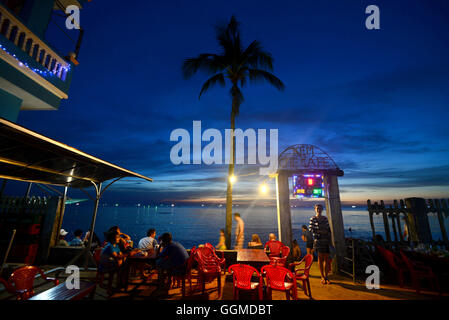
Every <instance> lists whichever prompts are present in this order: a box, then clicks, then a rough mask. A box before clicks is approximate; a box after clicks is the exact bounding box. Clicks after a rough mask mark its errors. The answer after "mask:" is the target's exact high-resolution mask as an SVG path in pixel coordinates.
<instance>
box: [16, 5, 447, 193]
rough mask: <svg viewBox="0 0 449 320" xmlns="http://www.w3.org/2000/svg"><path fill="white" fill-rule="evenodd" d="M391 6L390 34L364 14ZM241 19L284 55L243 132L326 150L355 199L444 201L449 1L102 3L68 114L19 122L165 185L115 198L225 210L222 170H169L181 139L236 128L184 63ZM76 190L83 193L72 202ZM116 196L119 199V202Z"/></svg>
mask: <svg viewBox="0 0 449 320" xmlns="http://www.w3.org/2000/svg"><path fill="white" fill-rule="evenodd" d="M370 4H375V5H378V6H379V8H380V26H381V29H380V30H367V29H366V28H365V19H366V17H367V14H365V8H366V7H367V6H368V5H370ZM232 14H234V15H236V17H237V19H238V20H239V21H241V23H242V24H241V30H242V37H243V40H244V42H245V44H249V42H250V41H252V40H256V39H257V40H259V41H261V42H262V44H263V46H264V48H265V49H267V50H268V51H270V52H271V53H272V55H273V57H274V59H275V63H274V73H275V74H276V75H277V76H278V77H279V78H280V79H281V80H282V81H283V82H284V83H285V85H286V90H285V91H284V92H279V91H277V90H276V89H274V88H273V87H270V86H268V85H266V84H257V85H248V86H246V87H245V88H244V89H243V93H244V96H245V102H244V104H243V105H242V106H241V113H240V115H239V117H238V118H237V124H236V125H237V127H238V128H242V129H247V128H266V129H270V128H272V129H279V151H282V150H283V149H284V148H285V147H287V146H289V145H293V144H300V143H307V144H315V145H317V146H319V147H320V148H322V149H323V150H325V151H327V152H328V153H329V154H330V155H331V156H332V157H333V158H334V160H335V161H336V162H337V164H338V165H339V166H340V167H341V168H342V169H343V170H344V171H345V176H344V177H342V178H341V179H340V189H341V192H342V194H341V197H342V200H344V201H361V202H364V201H366V199H373V200H380V199H385V200H387V199H393V198H401V197H407V196H424V197H447V196H448V186H449V144H448V138H449V126H448V119H449V3H448V1H445V0H413V1H412V0H407V1H399V0H394V1H392V0H389V1H380V0H372V1H360V0H339V1H335V0H332V1H320V0H314V1H300V0H295V1H281V0H278V1H261V0H257V1H252V0H251V1H247V0H245V1H242V0H240V1H231V0H226V1H218V0H216V1H210V0H208V1H203V0H197V1H154V0H152V1H143V0H139V1H132V2H130V1H117V0H116V1H112V0H109V1H101V0H95V1H92V2H90V3H88V4H87V5H86V6H85V8H84V9H83V10H82V12H81V24H82V25H83V27H84V29H85V30H86V32H85V37H84V41H83V44H82V48H81V53H80V56H79V61H80V65H79V66H77V67H76V68H75V71H74V76H73V81H72V86H71V89H70V94H69V99H68V100H66V101H63V102H62V104H61V107H60V109H59V110H58V111H35V112H32V111H23V112H21V114H20V117H19V124H21V125H23V126H25V127H28V128H30V129H33V130H36V131H38V132H40V133H42V134H44V135H47V136H49V137H51V138H54V139H56V140H59V141H61V142H64V143H66V144H69V145H71V146H74V147H77V148H78V149H80V150H82V151H85V152H88V153H91V154H93V155H95V156H97V157H100V158H103V159H105V160H107V161H110V162H112V163H115V164H117V165H120V166H124V167H125V168H127V169H130V170H133V171H136V172H139V173H142V174H145V175H147V176H150V177H152V178H154V183H147V182H142V181H138V180H134V179H128V181H127V182H122V183H120V184H117V185H116V186H115V187H113V189H112V190H111V191H110V192H109V193H107V194H106V195H105V197H106V200H109V201H120V200H123V201H124V200H128V201H136V202H146V201H148V202H149V201H179V200H189V201H192V200H198V199H202V200H205V201H207V200H217V201H224V199H225V191H226V172H227V168H226V166H225V165H223V166H205V165H203V166H199V165H196V166H194V165H180V166H175V165H173V164H172V163H171V162H170V158H169V156H170V149H171V147H172V146H173V145H174V144H175V143H174V142H170V140H169V136H170V132H171V131H172V130H174V129H176V128H185V129H187V130H189V131H190V132H191V131H192V121H193V120H201V121H202V126H203V129H206V128H217V129H219V130H224V129H225V128H229V120H230V119H229V115H230V104H231V103H230V98H229V94H228V90H229V87H228V88H225V89H224V88H221V87H217V88H215V89H212V90H210V91H209V92H208V93H207V94H206V95H204V97H203V98H202V99H201V100H198V93H199V90H200V88H201V85H202V83H203V82H204V81H205V80H206V79H207V78H208V76H207V75H204V74H198V75H196V76H194V77H193V78H192V79H190V80H184V79H183V77H182V74H181V65H182V62H183V60H184V59H185V58H188V57H193V56H195V55H197V54H199V53H204V52H216V51H217V50H218V49H219V48H218V46H217V43H216V40H215V31H214V26H215V25H216V24H217V23H220V22H221V23H223V22H227V21H228V20H229V18H230V16H231V15H232ZM236 170H237V175H240V176H239V178H238V183H237V184H236V187H235V191H234V195H235V198H236V199H237V200H241V201H243V200H252V201H257V200H262V199H270V198H274V196H275V194H274V183H273V181H270V182H269V185H270V187H271V188H270V192H269V194H268V195H266V196H260V195H259V194H258V183H259V182H260V181H262V180H263V179H264V177H262V176H259V175H249V176H248V175H247V176H243V175H244V174H250V173H252V172H257V168H254V167H249V166H239V167H237V168H236ZM72 194H75V193H74V192H73V193H72ZM112 199H114V200H112Z"/></svg>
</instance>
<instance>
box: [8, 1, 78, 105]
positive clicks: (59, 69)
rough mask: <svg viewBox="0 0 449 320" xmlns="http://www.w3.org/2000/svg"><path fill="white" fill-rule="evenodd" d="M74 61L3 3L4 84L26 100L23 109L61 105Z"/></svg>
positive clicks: (11, 91)
mask: <svg viewBox="0 0 449 320" xmlns="http://www.w3.org/2000/svg"><path fill="white" fill-rule="evenodd" d="M72 65H73V62H69V61H67V60H66V59H64V58H63V57H61V56H60V55H59V54H57V53H56V52H55V51H54V50H53V49H52V48H51V47H50V46H49V45H48V44H47V43H46V42H45V41H44V40H42V39H41V38H40V37H39V36H37V35H36V34H34V33H33V32H32V31H31V30H30V29H29V28H28V27H27V26H26V25H25V24H24V23H22V22H21V20H19V19H18V18H17V17H16V16H15V15H14V14H13V13H11V12H10V11H9V10H8V9H6V8H4V7H3V6H2V5H0V67H2V68H1V71H2V73H1V74H0V88H1V89H3V90H5V91H7V92H9V93H10V94H12V95H14V96H16V97H18V98H19V99H21V100H22V101H23V102H22V105H21V108H20V109H21V110H55V109H58V108H59V104H60V101H61V99H67V98H68V95H67V93H68V89H69V86H70V80H71V67H72Z"/></svg>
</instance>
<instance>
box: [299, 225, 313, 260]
mask: <svg viewBox="0 0 449 320" xmlns="http://www.w3.org/2000/svg"><path fill="white" fill-rule="evenodd" d="M301 239H302V241H304V242H305V243H306V249H307V254H313V234H312V232H310V231H309V228H307V226H306V225H303V226H302V235H301Z"/></svg>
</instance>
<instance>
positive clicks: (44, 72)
mask: <svg viewBox="0 0 449 320" xmlns="http://www.w3.org/2000/svg"><path fill="white" fill-rule="evenodd" d="M0 49H2V50H3V51H4V52H6V53H7V54H8V55H10V56H11V57H13V58H14V59H16V60H17V62H18V63H19V66H20V67H25V68H27V69H29V70H31V71H33V72H34V73H37V74H39V75H41V76H43V77H48V76H54V77H57V76H56V72H54V71H50V70H41V69H38V68H34V67H31V66H29V65H28V63H26V62H23V61H20V60H19V59H18V58H17V56H16V55H15V54H13V53H11V52H9V51H8V50H6V48H5V47H4V46H3V45H1V44H0ZM61 68H62V70H64V71H65V72H68V71H69V70H70V65H69V64H68V65H67V67H62V66H61Z"/></svg>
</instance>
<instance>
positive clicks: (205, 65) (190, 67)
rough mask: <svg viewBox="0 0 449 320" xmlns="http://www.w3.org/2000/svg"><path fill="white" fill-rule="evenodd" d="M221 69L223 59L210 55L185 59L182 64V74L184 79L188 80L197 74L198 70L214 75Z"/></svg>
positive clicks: (204, 54) (203, 54)
mask: <svg viewBox="0 0 449 320" xmlns="http://www.w3.org/2000/svg"><path fill="white" fill-rule="evenodd" d="M223 68H224V65H223V58H222V57H221V56H219V55H217V54H212V53H202V54H200V55H198V56H197V57H196V58H188V59H185V60H184V63H183V64H182V73H183V75H184V78H186V79H188V78H190V77H191V76H193V75H194V74H195V73H197V72H198V70H202V71H205V72H207V73H212V74H214V73H216V72H217V71H219V70H222V69H223Z"/></svg>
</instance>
